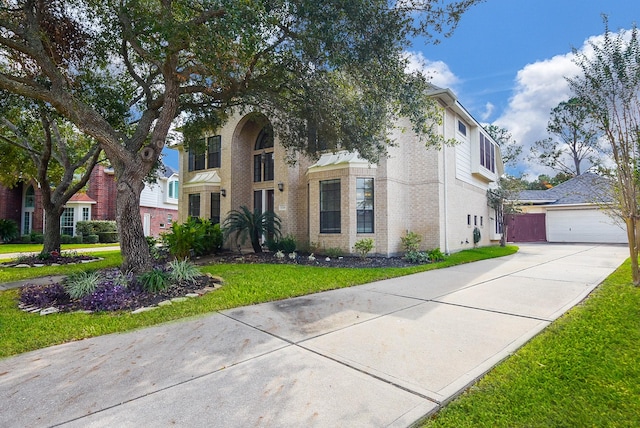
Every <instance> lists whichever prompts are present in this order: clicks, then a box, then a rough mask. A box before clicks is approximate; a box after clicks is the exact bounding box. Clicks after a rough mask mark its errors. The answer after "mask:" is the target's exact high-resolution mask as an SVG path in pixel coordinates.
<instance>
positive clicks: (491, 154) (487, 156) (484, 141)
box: [480, 133, 496, 172]
mask: <svg viewBox="0 0 640 428" xmlns="http://www.w3.org/2000/svg"><path fill="white" fill-rule="evenodd" d="M480 165H482V166H483V167H485V168H487V169H488V170H489V171H491V172H496V146H495V145H494V144H493V143H492V142H491V140H490V139H489V138H488V137H486V136H485V135H484V134H483V133H480Z"/></svg>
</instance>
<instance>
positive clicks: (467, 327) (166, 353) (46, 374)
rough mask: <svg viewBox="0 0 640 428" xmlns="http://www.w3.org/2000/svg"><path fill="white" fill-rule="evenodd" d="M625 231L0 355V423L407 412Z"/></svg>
mask: <svg viewBox="0 0 640 428" xmlns="http://www.w3.org/2000/svg"><path fill="white" fill-rule="evenodd" d="M627 257H628V250H627V248H626V247H625V246H616V245H586V244H584V245H555V244H525V245H521V246H520V251H519V252H518V253H517V254H514V255H512V256H509V257H504V258H500V259H493V260H486V261H481V262H476V263H472V264H468V265H462V266H458V267H453V268H448V269H442V270H436V271H431V272H425V273H420V274H416V275H411V276H407V277H403V278H396V279H391V280H385V281H379V282H375V283H371V284H367V285H363V286H359V287H352V288H349V289H342V290H336V291H330V292H324V293H319V294H315V295H311V296H305V297H300V298H295V299H289V300H284V301H279V302H273V303H266V304H261V305H255V306H249V307H242V308H237V309H234V310H229V311H224V312H221V313H215V314H211V315H208V316H204V317H199V318H195V319H189V320H184V321H180V322H174V323H169V324H164V325H160V326H156V327H151V328H146V329H143V330H138V331H134V332H130V333H124V334H113V335H109V336H102V337H97V338H93V339H87V340H82V341H78V342H73V343H67V344H64V345H59V346H53V347H50V348H47V349H42V350H38V351H34V352H29V353H26V354H22V355H18V356H16V357H12V358H7V359H3V360H0V426H2V427H27V426H28V427H36V426H59V425H62V426H65V427H66V426H70V427H71V426H78V427H87V426H94V427H113V426H118V427H138V426H143V425H144V426H170V425H171V426H188V427H198V426H202V427H205V426H206V427H246V426H258V427H285V426H287V427H288V426H305V427H307V426H316V427H406V426H409V425H411V424H412V423H414V422H415V421H416V420H418V419H420V418H421V417H423V416H425V415H427V414H429V413H432V412H435V411H437V410H438V409H439V407H440V406H442V405H443V404H445V403H447V402H448V401H449V400H451V399H452V398H454V397H455V396H456V395H458V394H459V393H461V392H462V391H464V389H465V388H467V387H468V386H469V385H470V384H472V383H473V382H475V381H476V380H477V379H478V378H479V377H480V376H482V375H483V374H484V373H486V372H487V371H488V370H489V369H491V367H493V366H494V365H495V364H497V363H498V362H500V361H501V360H503V359H504V358H506V357H507V356H508V355H509V354H510V353H512V352H514V351H515V350H516V349H518V348H519V347H520V346H522V345H523V344H524V343H526V342H527V341H528V340H529V339H531V338H532V337H533V336H535V335H536V334H538V333H539V332H540V331H541V330H543V329H544V328H545V327H547V326H548V325H549V324H550V323H551V322H552V321H553V320H555V319H556V318H558V317H559V316H560V315H562V314H563V313H564V312H565V311H567V310H568V309H569V308H571V307H572V306H573V305H575V304H576V303H578V302H580V301H581V300H582V299H584V298H585V297H586V296H587V295H588V294H589V293H590V292H591V291H592V290H593V289H594V288H595V287H596V286H597V285H598V284H599V283H600V282H601V281H602V280H603V279H604V278H606V277H607V276H608V275H609V274H610V273H611V272H613V271H614V270H615V268H616V267H618V266H619V265H620V264H621V263H622V262H623V261H624V260H625V259H626V258H627Z"/></svg>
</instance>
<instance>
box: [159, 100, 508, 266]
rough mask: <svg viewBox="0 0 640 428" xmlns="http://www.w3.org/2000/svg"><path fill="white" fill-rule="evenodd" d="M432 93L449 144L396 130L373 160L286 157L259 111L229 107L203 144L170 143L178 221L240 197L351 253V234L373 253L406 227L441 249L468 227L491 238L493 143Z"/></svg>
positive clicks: (310, 238)
mask: <svg viewBox="0 0 640 428" xmlns="http://www.w3.org/2000/svg"><path fill="white" fill-rule="evenodd" d="M432 96H433V97H435V98H436V99H437V101H438V102H439V104H440V105H441V106H442V108H443V114H444V120H443V122H442V125H440V126H439V132H440V133H442V135H443V136H444V138H445V139H455V140H457V141H458V144H457V145H454V146H446V147H443V148H442V149H440V150H437V149H427V148H425V146H424V145H423V143H421V142H420V141H419V140H418V138H417V137H416V136H415V135H414V134H412V133H411V132H408V131H406V132H400V131H396V134H395V135H393V136H392V138H394V139H395V140H396V142H397V143H398V144H397V145H396V146H393V147H390V148H389V150H388V157H383V158H382V159H381V160H380V162H379V163H378V164H370V163H369V162H367V161H366V160H364V159H362V158H360V157H359V156H358V154H357V153H348V152H344V151H342V152H336V153H333V152H328V153H323V154H322V155H321V156H320V157H319V159H317V160H312V159H309V158H307V157H305V156H303V155H298V157H297V159H296V163H295V164H294V165H291V164H290V163H287V162H286V161H285V157H286V153H285V149H284V148H283V147H282V146H281V145H280V144H279V142H278V138H277V135H276V136H274V133H273V131H272V127H271V125H270V123H269V120H268V118H267V117H265V116H264V115H263V114H262V113H260V112H258V111H255V112H250V113H245V114H240V113H237V114H236V115H234V116H232V117H231V118H230V119H229V120H228V121H227V123H226V124H225V125H223V126H222V127H221V128H220V129H218V130H216V132H214V133H212V134H210V135H206V136H205V137H204V141H202V142H203V143H205V144H204V145H205V146H206V150H204V151H203V152H196V151H195V150H191V151H188V150H186V149H185V146H184V145H183V144H177V145H174V146H173V147H172V148H174V149H176V150H178V151H179V162H180V168H179V170H180V178H179V181H180V183H181V188H180V192H179V193H180V194H179V207H180V208H179V213H180V218H179V220H180V222H184V221H186V220H187V218H188V217H200V218H208V219H211V220H212V221H214V222H218V221H220V220H221V219H224V218H225V217H226V215H227V213H228V212H229V211H230V210H233V209H238V208H239V207H241V206H246V207H248V208H250V209H255V208H258V209H260V210H262V211H265V210H271V211H273V212H275V213H276V214H277V215H278V216H279V217H280V218H281V220H282V233H283V235H291V236H293V237H294V238H295V239H296V241H297V242H298V244H299V245H300V246H305V245H309V246H310V247H315V248H318V249H319V251H321V250H322V249H329V248H332V249H337V248H339V249H341V250H342V251H343V252H345V253H352V252H353V245H354V244H355V242H356V241H358V240H360V239H362V238H373V239H374V242H375V247H374V250H373V252H374V253H376V254H379V255H385V256H392V255H397V254H400V253H402V252H403V249H402V243H401V238H402V237H403V236H404V235H405V234H406V233H407V232H408V231H411V232H415V233H417V234H419V235H420V236H421V237H422V246H423V248H424V249H433V248H440V249H441V250H442V251H444V252H452V251H458V250H461V249H464V248H470V247H473V245H474V243H473V230H474V228H476V227H477V228H478V229H479V231H480V234H481V240H480V242H479V243H478V245H488V244H490V243H492V242H494V241H497V240H499V239H500V233H499V230H497V228H496V224H497V223H496V221H495V215H494V213H493V211H492V210H491V209H490V208H489V207H488V205H487V198H486V191H487V189H488V188H489V186H491V185H492V183H494V182H495V181H496V180H497V178H498V177H499V176H500V175H501V174H502V172H503V165H502V161H501V157H500V150H499V148H498V146H497V144H496V143H495V141H493V140H492V139H491V137H490V136H489V135H488V134H487V133H486V132H485V131H484V130H483V129H482V127H481V126H480V125H479V124H478V122H477V121H476V120H475V119H474V118H473V117H471V115H470V114H469V113H468V112H467V111H466V110H465V109H464V108H463V107H462V105H461V104H460V103H459V102H458V101H457V99H456V97H455V95H454V94H453V92H451V91H450V90H448V89H437V90H434V91H433V93H432ZM406 128H407V129H410V127H408V126H407V127H406Z"/></svg>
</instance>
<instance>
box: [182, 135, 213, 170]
mask: <svg viewBox="0 0 640 428" xmlns="http://www.w3.org/2000/svg"><path fill="white" fill-rule="evenodd" d="M221 146H222V137H221V136H220V135H214V136H213V137H208V138H207V139H206V142H205V139H204V138H201V139H199V140H198V142H197V143H196V144H195V145H194V147H189V149H188V150H189V165H188V168H187V169H188V170H189V171H200V170H203V169H210V168H220V165H221Z"/></svg>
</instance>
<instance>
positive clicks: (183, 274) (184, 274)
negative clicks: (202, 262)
mask: <svg viewBox="0 0 640 428" xmlns="http://www.w3.org/2000/svg"><path fill="white" fill-rule="evenodd" d="M169 269H170V272H169V277H170V279H172V280H175V281H187V282H193V281H194V280H195V279H196V278H198V277H199V276H201V275H202V273H201V272H200V269H198V268H197V267H196V266H195V265H194V264H193V263H190V262H189V261H188V260H174V261H172V262H170V263H169Z"/></svg>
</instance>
